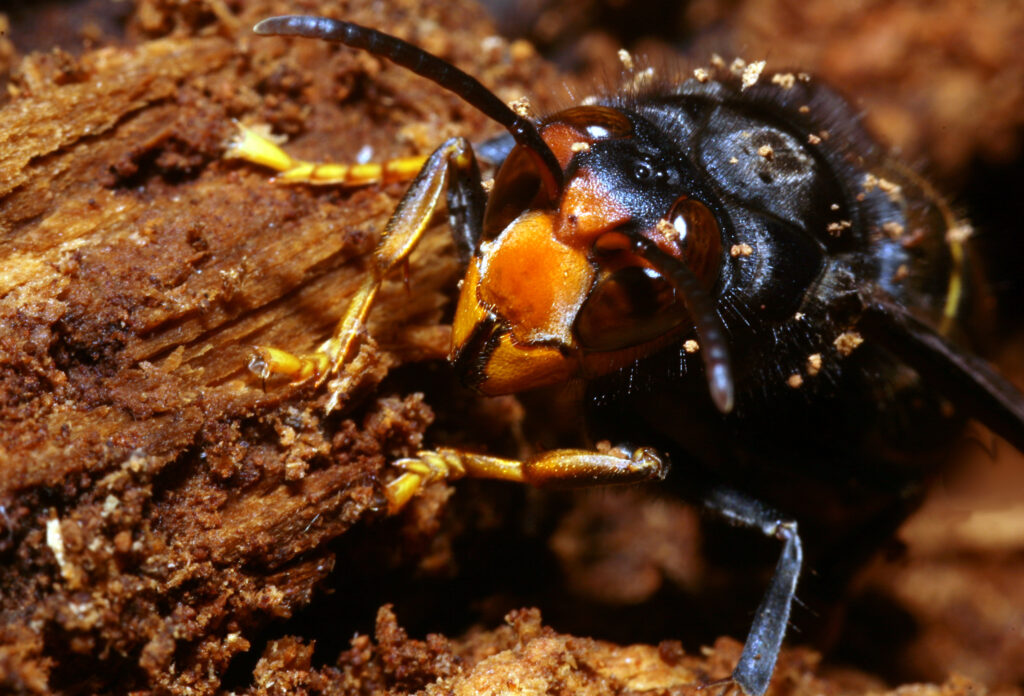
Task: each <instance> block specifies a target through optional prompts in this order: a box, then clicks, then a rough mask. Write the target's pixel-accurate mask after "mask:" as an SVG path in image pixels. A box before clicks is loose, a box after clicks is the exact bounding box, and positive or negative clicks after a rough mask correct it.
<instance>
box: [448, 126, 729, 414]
mask: <svg viewBox="0 0 1024 696" xmlns="http://www.w3.org/2000/svg"><path fill="white" fill-rule="evenodd" d="M541 135H542V137H543V138H544V140H545V142H546V143H547V144H548V146H549V147H550V148H551V150H552V152H553V153H554V154H555V157H556V158H557V159H558V161H559V164H561V165H562V167H563V169H566V168H568V166H569V163H570V162H572V160H573V158H574V157H575V156H576V155H577V154H578V153H581V152H586V151H587V150H588V149H589V148H590V146H592V145H593V144H594V143H596V142H598V141H600V140H604V139H612V138H630V137H632V126H631V124H630V122H629V120H628V119H627V118H626V117H625V116H623V115H622V114H621V113H620V112H618V111H615V110H613V109H608V108H605V107H578V108H574V109H570V110H568V111H566V112H562V113H561V114H559V115H557V116H555V117H554V118H553V119H552V120H550V121H549V122H548V123H547V124H546V125H545V126H543V127H542V129H541ZM683 200H686V202H687V204H688V205H687V206H685V207H686V208H687V210H689V209H690V208H693V205H694V204H696V205H697V206H700V208H699V209H698V210H700V209H703V210H704V211H707V209H706V208H703V206H701V205H700V204H699V203H696V202H695V201H689V200H688V199H685V196H684V197H683ZM681 202H682V201H681ZM680 207H681V206H680V204H677V205H675V206H673V210H675V209H676V208H680ZM670 212H671V211H666V217H667V216H668V215H669V213H670ZM633 217H634V216H633V213H632V211H631V210H630V209H629V207H628V206H627V205H624V204H623V203H622V202H620V201H619V200H618V199H617V198H616V196H615V195H614V192H613V191H611V190H609V188H608V184H607V182H606V181H605V180H604V179H603V178H602V177H601V176H600V173H599V172H598V171H595V170H594V169H592V168H588V167H587V166H584V165H580V166H577V167H575V168H573V169H572V170H571V174H570V176H569V177H568V178H567V179H566V181H565V184H564V186H563V188H562V191H561V192H560V194H559V196H558V199H557V200H550V199H545V193H544V192H543V190H542V189H541V187H539V186H537V177H536V174H535V171H534V170H533V169H532V165H531V162H530V160H529V158H528V157H527V156H526V153H525V152H523V151H522V150H520V149H519V148H516V149H514V150H513V151H512V153H511V154H510V155H509V157H508V158H507V159H506V162H505V164H504V165H503V167H502V169H501V171H500V172H499V174H498V176H497V179H496V181H495V186H494V190H493V193H492V196H491V200H490V202H489V204H488V212H487V215H486V218H485V222H484V236H485V241H483V242H482V243H481V244H480V248H479V250H478V253H477V255H476V256H475V257H474V258H473V259H472V261H471V262H470V266H469V269H468V271H467V273H466V277H465V278H464V280H463V283H462V289H461V294H460V296H459V302H458V307H457V309H456V314H455V320H454V325H453V332H452V350H451V353H450V356H449V358H450V359H451V361H452V362H453V363H454V364H456V366H457V367H459V368H461V369H462V370H463V371H464V373H465V376H466V379H467V381H468V383H469V384H470V385H471V386H473V387H475V388H476V389H478V390H479V391H481V392H482V393H484V394H490V395H495V394H505V393H512V392H518V391H522V390H525V389H530V388H534V387H540V386H546V385H551V384H557V383H560V382H565V381H567V380H569V379H572V378H575V377H592V376H596V375H598V374H604V373H607V372H610V371H612V370H615V369H618V368H619V367H622V366H624V365H627V364H629V363H630V362H631V361H632V360H634V359H636V358H637V357H639V356H641V355H643V354H645V353H647V352H650V351H651V350H653V349H654V348H657V347H660V346H662V345H664V344H665V343H666V342H668V341H669V340H672V339H673V338H675V337H677V336H678V334H679V332H680V331H681V330H682V329H683V328H684V327H685V326H686V325H687V322H686V313H685V310H683V308H682V305H681V303H680V302H678V301H677V300H676V298H675V294H674V291H673V290H672V288H671V286H670V285H669V284H668V283H666V282H665V281H664V280H662V279H660V277H659V276H658V275H657V274H656V273H655V272H654V271H653V269H651V268H650V267H649V265H648V264H647V263H646V262H645V261H644V260H643V259H641V258H639V257H637V256H635V255H633V254H632V253H631V252H630V251H629V240H628V238H627V237H626V236H625V235H623V234H622V233H620V232H617V231H616V230H617V228H621V227H622V226H623V225H626V224H627V223H630V222H631V220H632V219H633ZM691 217H693V216H692V215H691ZM708 221H710V223H711V225H712V226H713V227H714V229H713V230H709V231H710V232H713V236H714V237H716V238H717V236H718V234H717V226H715V225H714V219H713V217H712V216H711V215H710V212H708V213H707V217H706V218H704V219H699V220H697V222H698V223H699V224H703V225H704V226H705V227H706V226H707V224H708ZM665 224H669V225H671V223H669V222H667V221H666V222H665V223H664V224H662V223H659V224H658V225H656V226H655V228H654V229H651V230H649V231H648V232H647V233H646V234H645V236H649V237H650V239H651V241H653V242H655V243H656V244H658V246H659V247H661V248H662V249H663V251H665V252H667V253H669V254H671V255H673V256H676V257H680V258H681V257H682V256H683V255H684V253H685V249H684V247H683V245H682V244H681V243H680V242H681V238H680V235H679V234H678V229H677V228H678V227H679V223H677V224H676V227H675V228H671V229H669V228H666V227H665ZM672 230H676V233H675V234H673V233H672ZM684 232H685V230H684ZM719 253H720V248H719ZM709 256H714V252H713V251H712V252H711V253H710V254H709ZM715 261H716V262H717V259H716V260H715ZM641 295H642V299H641ZM638 302H642V303H643V304H644V305H645V306H644V307H643V308H640V307H639V306H638Z"/></svg>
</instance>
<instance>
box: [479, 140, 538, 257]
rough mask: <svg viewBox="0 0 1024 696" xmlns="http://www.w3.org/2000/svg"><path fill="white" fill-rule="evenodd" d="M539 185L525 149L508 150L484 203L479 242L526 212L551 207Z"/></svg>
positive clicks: (531, 160)
mask: <svg viewBox="0 0 1024 696" xmlns="http://www.w3.org/2000/svg"><path fill="white" fill-rule="evenodd" d="M542 183H543V182H542V179H541V175H540V171H539V170H538V169H537V163H536V161H535V160H534V158H533V157H531V156H530V153H529V152H528V151H527V150H526V148H524V147H522V146H516V147H514V148H512V152H510V153H509V154H508V157H506V158H505V161H504V163H502V165H501V169H499V170H498V174H497V176H496V177H495V178H494V188H493V189H491V195H490V196H489V197H488V199H487V209H486V211H485V213H484V225H483V238H484V239H485V240H490V239H494V238H495V237H497V236H498V235H499V234H501V232H502V230H504V229H505V228H506V227H508V225H509V223H511V222H512V221H513V220H515V219H516V218H517V217H519V216H520V215H522V214H523V213H524V212H526V211H527V210H533V209H537V208H545V207H549V206H551V205H552V204H553V203H552V201H551V200H550V198H549V196H548V195H547V193H546V192H545V190H544V186H543V185H542Z"/></svg>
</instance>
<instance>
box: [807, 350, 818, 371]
mask: <svg viewBox="0 0 1024 696" xmlns="http://www.w3.org/2000/svg"><path fill="white" fill-rule="evenodd" d="M819 372H821V353H811V354H810V355H808V356H807V376H808V377H816V376H817V375H818V373H819Z"/></svg>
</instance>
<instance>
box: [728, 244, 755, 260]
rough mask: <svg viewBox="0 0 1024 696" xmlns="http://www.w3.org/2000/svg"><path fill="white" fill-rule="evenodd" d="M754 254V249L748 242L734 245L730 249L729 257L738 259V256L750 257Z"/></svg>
mask: <svg viewBox="0 0 1024 696" xmlns="http://www.w3.org/2000/svg"><path fill="white" fill-rule="evenodd" d="M753 253H754V247H752V246H750V245H749V244H747V243H746V242H743V243H741V244H733V245H732V246H731V247H729V256H731V257H733V258H736V257H737V256H750V255H751V254H753Z"/></svg>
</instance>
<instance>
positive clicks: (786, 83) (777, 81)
mask: <svg viewBox="0 0 1024 696" xmlns="http://www.w3.org/2000/svg"><path fill="white" fill-rule="evenodd" d="M772 84H773V85H778V86H779V87H781V88H782V89H793V85H795V84H796V75H794V74H793V73H775V74H774V75H772Z"/></svg>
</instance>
